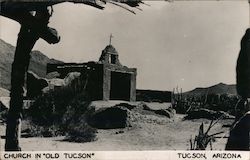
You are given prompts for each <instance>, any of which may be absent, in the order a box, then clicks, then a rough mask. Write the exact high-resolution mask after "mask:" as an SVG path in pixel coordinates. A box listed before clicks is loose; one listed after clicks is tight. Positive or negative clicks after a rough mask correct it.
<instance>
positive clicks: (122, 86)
mask: <svg viewBox="0 0 250 160" xmlns="http://www.w3.org/2000/svg"><path fill="white" fill-rule="evenodd" d="M130 81H131V75H130V74H128V73H121V72H111V87H110V99H111V100H126V101H130V87H131V82H130Z"/></svg>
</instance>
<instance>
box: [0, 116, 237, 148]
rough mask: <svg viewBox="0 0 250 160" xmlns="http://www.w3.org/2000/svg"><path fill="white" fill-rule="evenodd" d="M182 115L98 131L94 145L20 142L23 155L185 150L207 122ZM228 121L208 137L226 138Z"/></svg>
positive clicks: (219, 143)
mask: <svg viewBox="0 0 250 160" xmlns="http://www.w3.org/2000/svg"><path fill="white" fill-rule="evenodd" d="M183 117H184V115H180V114H177V115H176V116H175V117H174V118H173V119H172V120H167V121H166V120H165V119H166V117H154V115H150V117H144V118H145V119H148V120H147V121H135V122H133V124H132V127H129V128H125V129H109V130H98V133H97V138H98V139H97V141H94V142H88V143H72V142H66V141H63V139H64V137H53V138H43V137H35V138H21V140H20V143H21V147H22V150H23V151H53V150H57V151H73V150H74V151H76V150H77V151H82V150H85V151H86V150H89V151H90V150H93V151H100V150H102V151H108V150H120V151H125V150H187V149H189V147H190V145H189V139H190V138H191V136H193V138H194V136H195V135H197V134H198V129H199V126H200V124H201V123H202V122H204V124H205V130H206V128H207V127H208V125H209V122H210V121H209V120H206V119H198V120H183ZM231 122H232V121H230V120H222V121H220V123H218V124H217V125H216V126H215V127H213V129H212V130H211V133H210V134H212V133H215V132H218V131H222V130H223V131H225V134H222V135H221V136H223V135H225V136H228V130H229V128H224V127H222V125H223V124H230V123H231ZM0 135H1V136H3V135H5V125H4V124H1V125H0ZM226 141H227V139H226V138H218V139H216V142H214V143H213V150H224V148H225V144H226ZM4 143H5V140H4V139H0V150H4Z"/></svg>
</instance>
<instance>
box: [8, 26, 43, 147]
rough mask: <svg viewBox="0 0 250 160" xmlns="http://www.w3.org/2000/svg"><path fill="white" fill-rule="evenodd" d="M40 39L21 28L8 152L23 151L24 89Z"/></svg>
mask: <svg viewBox="0 0 250 160" xmlns="http://www.w3.org/2000/svg"><path fill="white" fill-rule="evenodd" d="M38 38H39V37H38V36H37V34H36V33H35V32H34V31H32V30H31V29H30V28H29V27H27V26H24V25H22V26H21V29H20V32H19V35H18V39H17V46H16V50H15V57H14V61H13V63H12V71H11V93H10V97H11V100H10V108H9V112H8V118H7V128H6V143H5V150H6V151H20V150H21V148H20V146H19V137H20V129H21V128H20V125H21V118H22V111H23V94H24V90H23V88H24V84H25V77H26V72H27V70H28V66H29V61H30V52H31V50H32V48H33V47H34V45H35V43H36V41H37V40H38Z"/></svg>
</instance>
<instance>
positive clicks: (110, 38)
mask: <svg viewBox="0 0 250 160" xmlns="http://www.w3.org/2000/svg"><path fill="white" fill-rule="evenodd" d="M113 37H114V36H113V35H112V33H111V34H110V36H109V45H111V41H112V38H113Z"/></svg>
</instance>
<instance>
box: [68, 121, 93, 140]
mask: <svg viewBox="0 0 250 160" xmlns="http://www.w3.org/2000/svg"><path fill="white" fill-rule="evenodd" d="M96 133H97V130H96V129H94V128H92V127H90V126H89V125H88V124H87V123H86V122H83V123H77V124H73V123H70V125H69V127H68V130H67V134H66V139H65V140H67V141H70V142H91V141H95V140H96V139H97V138H96Z"/></svg>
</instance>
